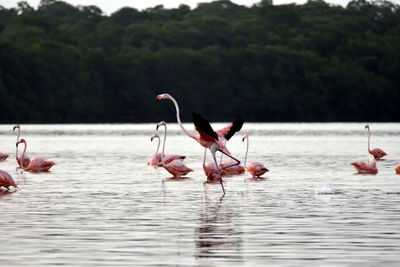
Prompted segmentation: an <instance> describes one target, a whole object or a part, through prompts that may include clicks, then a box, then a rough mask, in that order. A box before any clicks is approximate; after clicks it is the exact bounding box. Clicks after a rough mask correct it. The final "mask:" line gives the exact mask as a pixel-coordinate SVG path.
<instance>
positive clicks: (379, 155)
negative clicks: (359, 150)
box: [365, 125, 387, 160]
mask: <svg viewBox="0 0 400 267" xmlns="http://www.w3.org/2000/svg"><path fill="white" fill-rule="evenodd" d="M365 129H368V152H369V154H371V155H372V156H374V158H375V159H376V160H380V159H381V158H382V157H384V156H386V155H387V154H386V152H384V151H383V150H382V149H380V148H374V149H372V150H370V146H369V142H370V135H371V130H370V129H369V125H365Z"/></svg>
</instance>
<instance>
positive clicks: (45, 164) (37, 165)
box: [23, 157, 55, 172]
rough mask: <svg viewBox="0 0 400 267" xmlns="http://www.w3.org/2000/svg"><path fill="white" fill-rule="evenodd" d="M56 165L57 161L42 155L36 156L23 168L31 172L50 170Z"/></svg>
mask: <svg viewBox="0 0 400 267" xmlns="http://www.w3.org/2000/svg"><path fill="white" fill-rule="evenodd" d="M54 165H55V163H54V162H53V161H48V160H46V159H44V158H42V157H35V158H33V159H32V160H31V162H30V163H29V165H28V166H27V167H24V168H23V169H24V170H25V171H31V172H48V171H49V169H50V168H51V167H53V166H54Z"/></svg>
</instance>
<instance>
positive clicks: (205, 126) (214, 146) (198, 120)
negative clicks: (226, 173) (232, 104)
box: [157, 94, 243, 194]
mask: <svg viewBox="0 0 400 267" xmlns="http://www.w3.org/2000/svg"><path fill="white" fill-rule="evenodd" d="M163 99H169V100H171V101H172V102H173V103H174V106H175V111H176V119H177V122H178V124H179V126H180V127H181V129H182V131H183V132H184V133H185V134H186V135H187V136H189V137H191V138H193V139H194V140H196V141H197V142H198V143H199V144H200V145H202V146H204V147H205V148H208V149H209V150H210V151H211V154H212V156H213V158H214V163H215V166H216V169H217V173H218V176H219V182H220V184H221V187H222V192H223V193H224V194H225V188H224V184H223V182H222V177H221V170H220V168H219V167H218V163H217V160H216V158H215V153H216V152H217V151H219V152H221V153H222V154H225V155H226V156H228V157H230V158H232V159H233V160H235V162H236V163H235V164H233V165H239V164H240V161H239V160H238V159H236V158H234V157H233V156H231V153H230V152H229V150H228V149H227V148H226V146H225V142H226V140H229V139H230V138H231V137H232V135H233V134H234V133H235V132H237V131H239V130H240V129H241V128H242V125H243V119H241V118H240V117H237V118H236V120H235V121H234V122H232V123H231V124H229V125H228V126H227V127H225V128H223V129H221V130H219V131H217V132H214V130H213V129H212V127H211V125H210V123H209V122H208V121H207V120H206V119H204V118H203V117H202V116H201V115H200V114H197V113H192V116H193V123H194V126H195V129H196V131H197V132H198V133H199V135H194V134H192V133H190V132H189V131H187V130H186V129H185V127H183V125H182V122H181V118H180V114H179V106H178V103H177V102H176V100H175V99H174V98H173V97H172V96H170V95H169V94H161V95H158V96H157V102H158V101H159V100H163ZM228 167H230V166H228Z"/></svg>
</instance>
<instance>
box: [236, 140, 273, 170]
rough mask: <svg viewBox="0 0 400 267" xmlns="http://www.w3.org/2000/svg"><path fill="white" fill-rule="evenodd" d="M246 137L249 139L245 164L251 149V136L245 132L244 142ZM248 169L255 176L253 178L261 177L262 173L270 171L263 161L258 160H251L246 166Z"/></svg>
mask: <svg viewBox="0 0 400 267" xmlns="http://www.w3.org/2000/svg"><path fill="white" fill-rule="evenodd" d="M244 139H246V141H247V146H246V156H245V157H244V166H246V160H247V153H248V151H249V137H248V136H247V134H244V136H243V138H242V142H244ZM246 170H247V171H248V172H249V173H250V174H251V175H252V176H253V178H254V177H260V176H261V175H263V174H264V173H266V172H268V171H269V170H268V169H267V168H265V166H264V165H263V164H262V163H260V162H257V161H252V162H249V163H248V164H247V166H246Z"/></svg>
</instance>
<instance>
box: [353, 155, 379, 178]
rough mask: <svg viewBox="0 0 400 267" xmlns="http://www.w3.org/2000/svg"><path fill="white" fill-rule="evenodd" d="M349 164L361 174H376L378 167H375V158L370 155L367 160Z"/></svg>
mask: <svg viewBox="0 0 400 267" xmlns="http://www.w3.org/2000/svg"><path fill="white" fill-rule="evenodd" d="M351 165H353V166H354V168H356V170H357V171H358V173H362V174H377V173H378V168H377V167H376V160H375V158H373V157H371V158H370V160H369V161H360V162H352V163H351Z"/></svg>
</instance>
